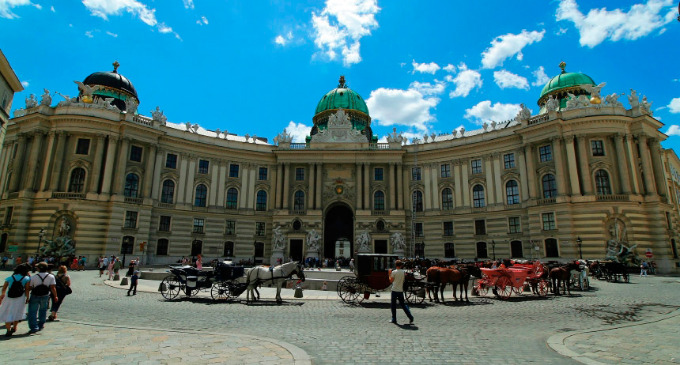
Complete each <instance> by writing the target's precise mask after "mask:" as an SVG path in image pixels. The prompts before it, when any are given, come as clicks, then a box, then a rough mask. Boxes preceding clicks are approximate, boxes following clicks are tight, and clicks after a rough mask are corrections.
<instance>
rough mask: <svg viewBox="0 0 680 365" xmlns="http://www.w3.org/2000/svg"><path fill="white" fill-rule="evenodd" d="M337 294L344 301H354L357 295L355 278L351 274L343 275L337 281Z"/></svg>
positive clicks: (357, 289)
mask: <svg viewBox="0 0 680 365" xmlns="http://www.w3.org/2000/svg"><path fill="white" fill-rule="evenodd" d="M338 296H339V297H340V299H342V301H343V302H345V303H354V302H356V300H357V298H358V297H359V288H358V285H357V279H356V278H355V277H353V276H345V277H343V278H341V279H340V281H338Z"/></svg>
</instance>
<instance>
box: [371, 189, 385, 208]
mask: <svg viewBox="0 0 680 365" xmlns="http://www.w3.org/2000/svg"><path fill="white" fill-rule="evenodd" d="M373 210H374V211H382V210H385V193H383V192H382V191H380V190H378V191H376V192H375V193H374V194H373Z"/></svg>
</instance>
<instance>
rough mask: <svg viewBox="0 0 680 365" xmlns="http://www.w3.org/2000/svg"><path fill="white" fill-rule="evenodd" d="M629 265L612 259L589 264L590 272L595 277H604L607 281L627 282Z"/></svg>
mask: <svg viewBox="0 0 680 365" xmlns="http://www.w3.org/2000/svg"><path fill="white" fill-rule="evenodd" d="M628 268H629V265H627V264H626V263H625V262H617V261H612V260H606V261H595V262H592V263H591V264H590V272H591V273H592V275H593V276H595V277H596V278H597V279H600V280H602V279H605V280H607V281H614V282H616V281H622V282H625V283H628V282H629V281H630V274H629V272H628Z"/></svg>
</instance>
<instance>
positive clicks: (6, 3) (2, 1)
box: [0, 0, 33, 19]
mask: <svg viewBox="0 0 680 365" xmlns="http://www.w3.org/2000/svg"><path fill="white" fill-rule="evenodd" d="M25 5H33V4H32V3H31V1H30V0H0V17H2V18H7V19H14V18H18V17H19V16H18V15H16V14H14V13H12V11H11V10H10V9H12V8H16V7H19V6H25Z"/></svg>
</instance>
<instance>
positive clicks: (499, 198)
mask: <svg viewBox="0 0 680 365" xmlns="http://www.w3.org/2000/svg"><path fill="white" fill-rule="evenodd" d="M493 178H494V180H493V181H494V185H495V186H496V202H498V204H503V202H504V201H505V199H504V198H503V191H505V189H504V188H503V181H502V180H501V154H500V153H494V154H493Z"/></svg>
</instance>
